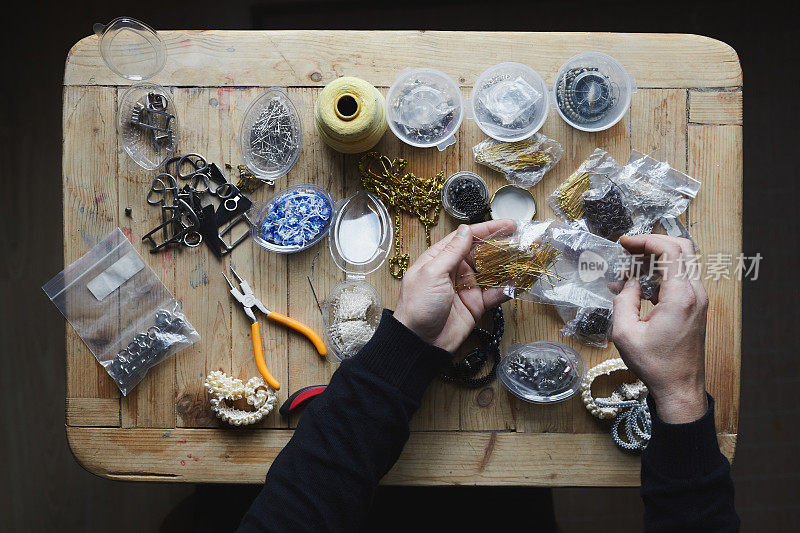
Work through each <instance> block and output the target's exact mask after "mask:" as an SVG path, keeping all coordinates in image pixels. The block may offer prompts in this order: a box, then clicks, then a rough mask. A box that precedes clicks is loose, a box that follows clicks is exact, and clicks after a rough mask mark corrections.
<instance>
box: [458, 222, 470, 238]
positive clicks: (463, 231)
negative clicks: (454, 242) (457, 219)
mask: <svg viewBox="0 0 800 533" xmlns="http://www.w3.org/2000/svg"><path fill="white" fill-rule="evenodd" d="M468 234H469V226H467V225H466V224H461V225H460V226H458V231H456V237H461V238H462V239H463V238H465V237H466V236H467V235H468Z"/></svg>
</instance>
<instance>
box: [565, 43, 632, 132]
mask: <svg viewBox="0 0 800 533" xmlns="http://www.w3.org/2000/svg"><path fill="white" fill-rule="evenodd" d="M635 92H636V81H635V80H634V78H633V76H631V75H629V74H628V73H627V72H626V71H625V69H624V68H623V66H622V65H621V64H620V63H619V61H617V60H616V59H614V58H613V57H611V56H609V55H606V54H603V53H600V52H584V53H582V54H578V55H576V56H574V57H572V58H570V59H569V60H568V61H567V62H566V63H564V64H563V65H561V68H560V69H558V74H556V81H555V83H554V85H553V96H554V98H553V100H554V105H555V106H556V109H557V110H558V114H559V115H561V118H563V119H564V120H565V121H566V122H567V124H569V125H570V126H572V127H573V128H576V129H579V130H582V131H602V130H606V129H608V128H610V127H611V126H613V125H614V124H616V123H617V122H619V121H620V119H622V117H623V116H625V113H626V112H627V111H628V108H629V107H630V105H631V94H633V93H635Z"/></svg>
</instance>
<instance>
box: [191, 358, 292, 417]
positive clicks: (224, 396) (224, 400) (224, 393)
mask: <svg viewBox="0 0 800 533" xmlns="http://www.w3.org/2000/svg"><path fill="white" fill-rule="evenodd" d="M205 387H206V390H208V393H209V395H210V396H211V410H212V411H213V412H214V414H215V415H217V417H219V418H220V420H222V421H223V422H227V423H228V424H231V425H234V426H245V425H249V424H255V423H256V422H259V421H260V420H261V419H263V418H264V417H265V416H267V415H268V414H269V412H270V411H272V408H273V407H275V405H276V404H277V403H278V396H277V395H276V394H275V391H274V390H272V389H271V388H269V387H268V386H267V385H266V384H265V383H264V380H263V379H262V378H261V377H260V376H257V377H254V378H250V380H249V381H248V382H247V383H244V382H243V381H242V380H241V379H238V378H232V377H230V376H228V375H226V374H225V373H224V372H221V371H219V370H214V371H211V372H209V373H208V376H207V377H206V381H205ZM241 399H244V400H245V401H246V402H247V403H248V404H249V405H252V406H253V407H254V408H255V411H243V410H241V409H236V408H235V407H231V406H230V405H229V404H228V402H234V401H236V400H241Z"/></svg>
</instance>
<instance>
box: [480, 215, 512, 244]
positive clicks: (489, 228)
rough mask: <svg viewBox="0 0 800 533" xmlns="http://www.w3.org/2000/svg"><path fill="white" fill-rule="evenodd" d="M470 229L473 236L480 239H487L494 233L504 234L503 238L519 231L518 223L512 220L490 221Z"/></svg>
mask: <svg viewBox="0 0 800 533" xmlns="http://www.w3.org/2000/svg"><path fill="white" fill-rule="evenodd" d="M469 229H470V230H472V235H474V236H475V237H477V238H478V239H485V238H487V237H489V236H491V235H492V234H494V233H502V234H503V236H508V235H511V234H512V233H514V230H515V229H517V223H516V222H514V221H513V220H510V219H500V220H489V221H488V222H481V223H480V224H472V225H471V226H470V227H469Z"/></svg>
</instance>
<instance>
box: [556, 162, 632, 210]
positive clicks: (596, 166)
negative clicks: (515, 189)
mask: <svg viewBox="0 0 800 533" xmlns="http://www.w3.org/2000/svg"><path fill="white" fill-rule="evenodd" d="M621 168H622V167H621V166H620V164H619V163H617V162H616V160H614V158H613V157H611V156H610V155H609V153H608V152H606V151H605V150H603V149H601V148H596V149H595V150H594V152H592V153H591V155H589V157H587V158H586V159H585V160H584V161H583V162H582V163H581V164H580V165H579V166H578V168H577V169H576V170H575V172H573V173H572V174H570V176H569V177H568V178H567V179H566V180H564V181H563V182H562V183H561V184H560V185H559V186H558V187H556V189H555V190H554V191H553V193H552V194H550V196H548V197H547V203H548V204H550V207H552V208H553V211H554V212H555V213H556V215H558V217H559V218H561V220H563V221H564V222H567V223H569V224H571V223H573V222H580V221H583V220H584V219H585V215H586V211H585V208H584V196H585V195H586V194H589V193H591V194H592V195H591V196H590V198H600V197H602V195H603V194H604V193H605V191H607V190H608V189H609V187H610V186H611V182H610V181H608V177H609V176H611V175H615V174H617V173H618V172H619V171H620V169H621Z"/></svg>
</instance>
